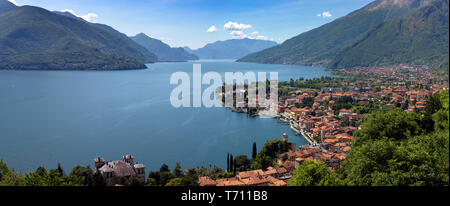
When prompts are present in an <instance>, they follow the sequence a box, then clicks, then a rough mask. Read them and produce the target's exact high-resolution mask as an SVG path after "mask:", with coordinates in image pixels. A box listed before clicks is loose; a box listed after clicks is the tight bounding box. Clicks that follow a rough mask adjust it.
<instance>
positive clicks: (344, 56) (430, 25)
mask: <svg viewBox="0 0 450 206" xmlns="http://www.w3.org/2000/svg"><path fill="white" fill-rule="evenodd" d="M448 10H449V2H448V0H437V1H434V2H432V3H430V4H429V5H427V6H424V7H422V8H420V9H419V10H417V11H415V12H413V13H412V14H411V15H409V16H408V17H406V18H403V19H395V20H392V21H389V22H386V23H383V24H381V25H379V26H377V27H375V28H374V29H372V30H371V31H369V32H368V34H367V35H366V36H365V37H364V38H362V39H361V40H360V41H358V42H356V43H355V44H353V45H351V46H350V47H348V48H346V49H344V50H343V51H341V52H340V53H339V54H338V55H337V57H336V58H335V59H334V61H333V63H332V64H331V67H332V68H346V67H354V66H384V65H393V64H400V63H413V64H421V65H422V64H427V65H433V66H434V67H436V68H437V67H439V64H441V63H442V62H447V64H448V56H449V11H448Z"/></svg>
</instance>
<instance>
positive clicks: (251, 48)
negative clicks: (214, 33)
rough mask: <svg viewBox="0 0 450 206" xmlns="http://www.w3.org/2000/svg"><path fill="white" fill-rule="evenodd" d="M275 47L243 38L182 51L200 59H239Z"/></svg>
mask: <svg viewBox="0 0 450 206" xmlns="http://www.w3.org/2000/svg"><path fill="white" fill-rule="evenodd" d="M276 45H277V43H276V42H274V41H267V40H257V39H248V38H245V39H230V40H226V41H217V42H214V43H210V44H207V45H206V46H204V47H203V48H199V49H196V50H192V49H190V48H189V47H185V48H184V49H185V50H186V51H187V52H189V53H192V54H195V55H196V56H198V57H199V58H200V59H239V58H242V57H244V56H245V55H247V54H250V53H253V52H258V51H261V50H263V49H267V48H270V47H273V46H276Z"/></svg>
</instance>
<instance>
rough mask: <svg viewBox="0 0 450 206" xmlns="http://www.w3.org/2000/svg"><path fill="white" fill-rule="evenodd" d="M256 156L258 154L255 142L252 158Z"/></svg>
mask: <svg viewBox="0 0 450 206" xmlns="http://www.w3.org/2000/svg"><path fill="white" fill-rule="evenodd" d="M257 154H258V152H257V150H256V142H253V151H252V158H253V159H255V158H256V155H257Z"/></svg>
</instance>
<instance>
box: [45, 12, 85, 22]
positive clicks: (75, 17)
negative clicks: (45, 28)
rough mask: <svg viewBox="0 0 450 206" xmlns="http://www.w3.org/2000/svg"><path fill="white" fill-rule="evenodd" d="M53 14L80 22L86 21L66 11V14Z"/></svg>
mask: <svg viewBox="0 0 450 206" xmlns="http://www.w3.org/2000/svg"><path fill="white" fill-rule="evenodd" d="M53 13H55V14H58V15H61V16H65V17H69V18H72V19H76V20H80V21H86V20H84V19H83V18H81V17H78V16H75V15H74V14H72V13H70V12H67V11H64V12H63V11H53Z"/></svg>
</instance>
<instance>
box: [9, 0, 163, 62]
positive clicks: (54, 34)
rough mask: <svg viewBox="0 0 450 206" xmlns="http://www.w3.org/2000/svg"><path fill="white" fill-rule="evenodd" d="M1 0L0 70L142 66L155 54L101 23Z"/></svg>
mask: <svg viewBox="0 0 450 206" xmlns="http://www.w3.org/2000/svg"><path fill="white" fill-rule="evenodd" d="M13 6H14V7H13V9H11V4H10V3H9V2H8V1H6V0H0V11H3V12H2V13H1V15H0V28H1V29H0V69H58V70H61V69H139V68H146V67H145V65H144V64H143V63H151V62H154V61H155V60H156V56H155V55H154V54H152V53H151V52H149V51H148V50H146V49H145V48H143V47H142V46H140V45H138V44H136V43H135V42H134V41H133V40H131V39H129V38H128V37H127V36H126V35H124V34H122V33H119V32H117V31H116V30H114V29H112V28H111V27H108V26H106V25H101V24H92V23H88V22H86V21H82V20H78V19H75V18H72V17H66V16H62V15H60V14H56V13H53V12H49V11H47V10H45V9H42V8H38V7H32V6H22V7H16V6H15V5H13Z"/></svg>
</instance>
